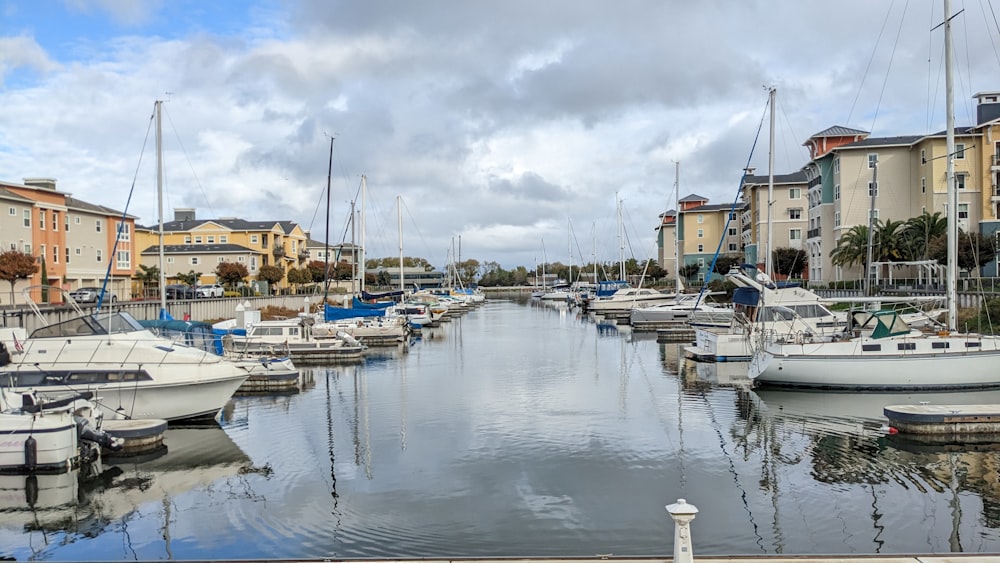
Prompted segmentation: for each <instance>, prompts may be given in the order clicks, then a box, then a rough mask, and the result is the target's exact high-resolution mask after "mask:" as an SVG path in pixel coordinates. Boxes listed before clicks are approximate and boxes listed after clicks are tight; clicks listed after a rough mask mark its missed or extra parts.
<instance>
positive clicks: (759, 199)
mask: <svg viewBox="0 0 1000 563" xmlns="http://www.w3.org/2000/svg"><path fill="white" fill-rule="evenodd" d="M748 172H752V170H750V171H748ZM808 191H809V190H808V180H807V177H806V173H805V172H804V171H801V170H800V171H798V172H793V173H791V174H775V175H772V176H757V175H753V174H750V173H748V174H746V175H745V176H744V177H743V184H742V185H741V186H740V199H741V201H742V202H743V204H744V207H743V212H742V213H741V214H740V216H739V224H738V225H735V224H734V225H733V226H732V227H731V228H738V229H739V233H740V234H739V247H740V248H739V250H742V252H743V253H744V259H745V260H746V262H747V263H749V264H757V265H758V266H759V267H760V268H761V269H762V270H763V269H765V268H766V265H767V264H766V262H767V251H768V249H771V250H774V249H776V248H794V249H796V250H805V247H806V246H805V237H806V235H807V230H808V225H809V221H808V211H809V209H808V195H809V194H808ZM768 201H771V202H772V205H771V206H768ZM769 209H770V212H769ZM769 221H770V224H769V223H768V222H769ZM768 233H773V236H774V241H773V242H770V241H769V240H768V236H769V235H768Z"/></svg>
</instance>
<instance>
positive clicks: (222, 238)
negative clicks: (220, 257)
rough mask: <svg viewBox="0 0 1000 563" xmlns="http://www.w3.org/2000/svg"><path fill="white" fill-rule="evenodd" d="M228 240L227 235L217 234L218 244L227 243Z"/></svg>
mask: <svg viewBox="0 0 1000 563" xmlns="http://www.w3.org/2000/svg"><path fill="white" fill-rule="evenodd" d="M228 242H229V237H228V236H227V235H219V244H227V243H228Z"/></svg>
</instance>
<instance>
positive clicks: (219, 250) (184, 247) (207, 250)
mask: <svg viewBox="0 0 1000 563" xmlns="http://www.w3.org/2000/svg"><path fill="white" fill-rule="evenodd" d="M159 253H160V247H159V245H153V246H150V247H149V248H147V249H146V250H143V251H142V252H141V253H140V254H142V255H149V254H159ZM163 253H164V254H240V253H250V254H257V253H258V252H257V251H256V250H253V249H252V248H247V247H245V246H242V245H239V244H164V245H163Z"/></svg>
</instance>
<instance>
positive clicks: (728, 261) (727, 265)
mask: <svg viewBox="0 0 1000 563" xmlns="http://www.w3.org/2000/svg"><path fill="white" fill-rule="evenodd" d="M742 262H743V257H742V256H740V255H739V254H723V255H721V256H719V258H718V259H716V261H715V270H714V271H715V273H717V274H722V275H726V274H728V273H729V270H731V269H732V268H733V266H739V265H740V264H741V263H742Z"/></svg>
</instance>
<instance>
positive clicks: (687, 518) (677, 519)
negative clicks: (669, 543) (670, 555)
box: [666, 498, 698, 563]
mask: <svg viewBox="0 0 1000 563" xmlns="http://www.w3.org/2000/svg"><path fill="white" fill-rule="evenodd" d="M666 509H667V512H669V513H670V517H671V518H673V519H674V561H673V563H694V550H693V548H692V547H691V527H690V524H691V521H692V520H694V517H695V515H697V514H698V509H697V508H696V507H695V506H694V505H693V504H688V503H687V501H686V500H684V499H682V498H681V499H677V502H676V503H674V504H668V505H667V506H666Z"/></svg>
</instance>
